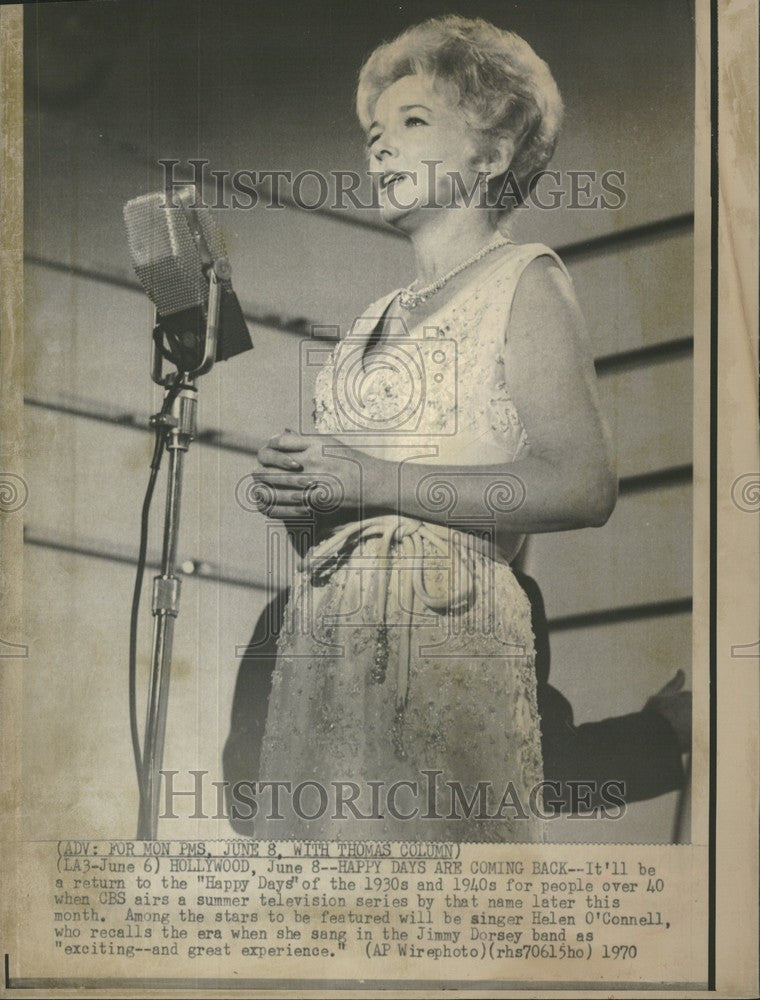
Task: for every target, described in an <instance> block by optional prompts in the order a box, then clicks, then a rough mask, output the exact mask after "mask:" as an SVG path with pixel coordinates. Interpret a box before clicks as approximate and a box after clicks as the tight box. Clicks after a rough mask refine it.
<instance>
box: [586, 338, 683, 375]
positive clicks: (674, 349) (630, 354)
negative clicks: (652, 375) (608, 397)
mask: <svg viewBox="0 0 760 1000" xmlns="http://www.w3.org/2000/svg"><path fill="white" fill-rule="evenodd" d="M693 353H694V338H693V337H674V338H673V339H672V340H662V341H660V342H659V343H657V344H647V345H646V346H645V347H634V348H632V349H631V350H628V351H616V352H615V353H614V354H602V355H601V356H600V357H598V358H596V359H595V361H594V367H595V368H596V374H597V375H601V376H604V375H611V374H614V373H616V372H621V371H629V370H630V369H631V368H641V367H644V366H646V365H653V364H658V363H659V362H661V361H675V360H676V359H677V358H686V357H691V355H692V354H693Z"/></svg>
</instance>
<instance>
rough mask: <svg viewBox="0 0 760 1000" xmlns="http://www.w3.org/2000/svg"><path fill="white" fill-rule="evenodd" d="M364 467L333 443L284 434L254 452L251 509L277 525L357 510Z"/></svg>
mask: <svg viewBox="0 0 760 1000" xmlns="http://www.w3.org/2000/svg"><path fill="white" fill-rule="evenodd" d="M369 461H371V460H370V458H369V456H367V455H364V454H360V453H359V452H357V451H356V450H355V449H353V448H350V447H349V446H348V445H345V444H344V443H343V442H342V441H340V440H339V439H338V438H334V437H328V436H325V435H319V436H316V437H304V436H303V435H301V434H296V433H295V432H294V431H291V430H288V429H286V430H284V431H283V432H282V434H278V435H277V436H276V437H273V438H271V439H270V440H269V441H267V443H266V445H265V446H264V447H263V448H260V449H259V452H258V455H257V460H256V464H255V466H254V469H253V479H254V481H255V482H256V484H257V488H256V490H255V494H254V499H255V502H256V506H257V507H258V509H259V510H260V511H261V512H262V513H264V514H266V515H267V517H272V518H276V519H278V520H282V521H286V520H291V519H293V518H298V517H304V516H313V515H314V514H325V515H327V514H335V513H337V512H339V511H341V512H344V513H346V512H350V511H354V510H360V509H361V507H362V485H363V473H364V472H365V470H366V468H367V463H368V462H369Z"/></svg>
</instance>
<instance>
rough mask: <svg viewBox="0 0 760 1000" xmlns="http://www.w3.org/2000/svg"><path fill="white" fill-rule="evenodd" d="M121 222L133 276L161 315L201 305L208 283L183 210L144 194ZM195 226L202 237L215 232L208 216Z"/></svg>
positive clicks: (161, 196) (162, 198)
mask: <svg viewBox="0 0 760 1000" xmlns="http://www.w3.org/2000/svg"><path fill="white" fill-rule="evenodd" d="M202 211H204V212H205V214H206V215H208V214H209V213H208V209H205V210H202ZM200 214H201V213H200V212H199V213H198V216H200ZM124 222H125V224H126V227H127V240H128V243H129V252H130V255H131V257H132V263H133V265H134V269H135V273H136V274H137V277H138V279H139V281H140V284H141V285H142V286H143V288H144V289H145V291H146V293H147V294H148V296H149V297H150V298H151V299H152V301H153V302H154V303H155V305H156V308H157V309H158V311H159V313H160V314H161V315H162V316H170V315H172V314H173V313H176V312H181V311H182V310H184V309H190V308H192V307H194V306H200V305H203V304H204V303H205V302H206V300H207V298H208V282H207V280H206V276H205V274H204V271H203V258H202V248H201V247H199V245H198V243H197V242H196V240H195V239H193V235H192V232H191V229H190V225H189V222H188V216H187V213H186V212H185V210H184V209H183V208H182V207H180V206H179V205H177V206H176V207H175V206H173V205H172V204H171V203H170V202H169V200H168V199H167V197H166V195H165V194H163V193H156V194H146V195H142V196H141V197H139V198H133V199H132V200H131V201H129V202H127V204H126V205H125V206H124ZM199 224H200V227H201V229H202V235H203V237H204V238H206V230H207V229H208V230H209V231H210V232H211V231H213V230H214V229H216V227H215V226H214V225H213V223H212V221H211V220H210V217H209V219H208V220H205V225H204V223H203V222H201V221H200V218H199ZM212 239H213V237H212ZM218 239H219V241H221V234H220V235H219V238H218ZM222 246H223V243H222ZM209 249H211V248H210V247H209Z"/></svg>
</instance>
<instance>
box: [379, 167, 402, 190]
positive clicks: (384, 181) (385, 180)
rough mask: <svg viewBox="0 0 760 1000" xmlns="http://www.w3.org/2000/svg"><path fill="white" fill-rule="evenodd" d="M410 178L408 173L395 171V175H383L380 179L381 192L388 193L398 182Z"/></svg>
mask: <svg viewBox="0 0 760 1000" xmlns="http://www.w3.org/2000/svg"><path fill="white" fill-rule="evenodd" d="M408 176H409V173H408V172H407V171H394V172H393V173H388V174H383V176H382V177H381V178H380V190H381V191H387V190H388V189H389V188H390V187H391V186H392V185H393V184H395V183H396V182H397V181H402V180H404V178H405V177H408Z"/></svg>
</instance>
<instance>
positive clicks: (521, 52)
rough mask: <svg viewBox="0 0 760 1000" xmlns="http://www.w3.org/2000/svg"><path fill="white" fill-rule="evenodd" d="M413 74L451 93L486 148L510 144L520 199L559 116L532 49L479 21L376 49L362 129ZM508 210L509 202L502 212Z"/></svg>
mask: <svg viewBox="0 0 760 1000" xmlns="http://www.w3.org/2000/svg"><path fill="white" fill-rule="evenodd" d="M411 75H421V76H427V77H430V78H432V79H433V80H434V81H436V82H437V81H440V82H443V83H444V84H448V85H451V86H453V87H454V88H455V89H456V91H457V93H458V95H459V107H460V108H461V110H462V112H463V113H464V115H465V117H466V119H467V121H468V122H469V124H470V125H471V126H472V127H473V128H475V129H476V130H477V131H478V132H480V134H481V136H482V138H483V139H484V140H485V141H486V142H490V143H495V141H497V140H499V139H502V138H505V137H506V138H509V139H510V141H511V142H512V143H513V144H514V154H513V156H512V162H511V164H510V167H509V171H510V173H511V175H512V177H513V178H514V180H515V182H516V184H517V187H518V189H519V192H520V193H521V194H522V196H523V198H524V196H525V195H527V193H528V192H529V191H530V190H532V188H533V186H534V184H535V183H536V181H537V180H538V175H539V172H540V171H541V170H543V169H544V168H545V167H546V165H547V164H548V163H549V160H550V159H551V157H552V154H553V153H554V148H555V146H556V144H557V138H558V136H559V130H560V125H561V123H562V111H563V107H562V98H561V96H560V93H559V90H558V88H557V84H556V83H555V81H554V78H553V76H552V74H551V71H550V70H549V67H548V66H547V65H546V63H545V62H544V61H543V60H542V59H539V57H538V56H537V55H536V53H535V52H534V51H533V49H532V48H531V47H530V45H528V43H527V42H526V41H524V40H523V39H522V38H520V37H519V35H516V34H514V32H511V31H502V30H501V29H500V28H497V27H496V26H495V25H493V24H490V23H489V22H488V21H484V20H482V19H480V18H477V19H470V18H465V17H459V16H458V15H448V16H446V17H438V18H431V19H430V20H427V21H423V22H422V23H421V24H417V25H414V26H413V27H411V28H408V29H407V30H406V31H404V32H403V33H402V34H400V35H399V36H398V37H397V38H394V39H393V40H392V41H390V42H385V43H384V44H382V45H380V46H378V48H376V49H375V51H374V52H373V53H372V54H371V55H370V57H369V58H368V59H367V61H366V62H365V63H364V65H363V66H362V68H361V71H360V73H359V85H358V89H357V94H356V111H357V115H358V116H359V121H360V122H361V124H362V126H363V127H364V129H365V130H366V129H367V128H368V127H369V124H370V122H371V120H372V117H373V111H374V107H375V104H376V102H377V99H378V97H379V96H380V94H381V93H382V92H383V91H384V90H385V89H386V88H387V87H389V86H390V85H391V84H392V83H395V82H396V80H399V79H401V77H404V76H411ZM490 183H491V185H493V184H494V180H492V181H491V182H490ZM513 207H514V201H513V203H512V204H510V205H509V206H502V207H501V209H500V211H502V212H504V213H506V212H508V211H510V210H511V209H512V208H513Z"/></svg>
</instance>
